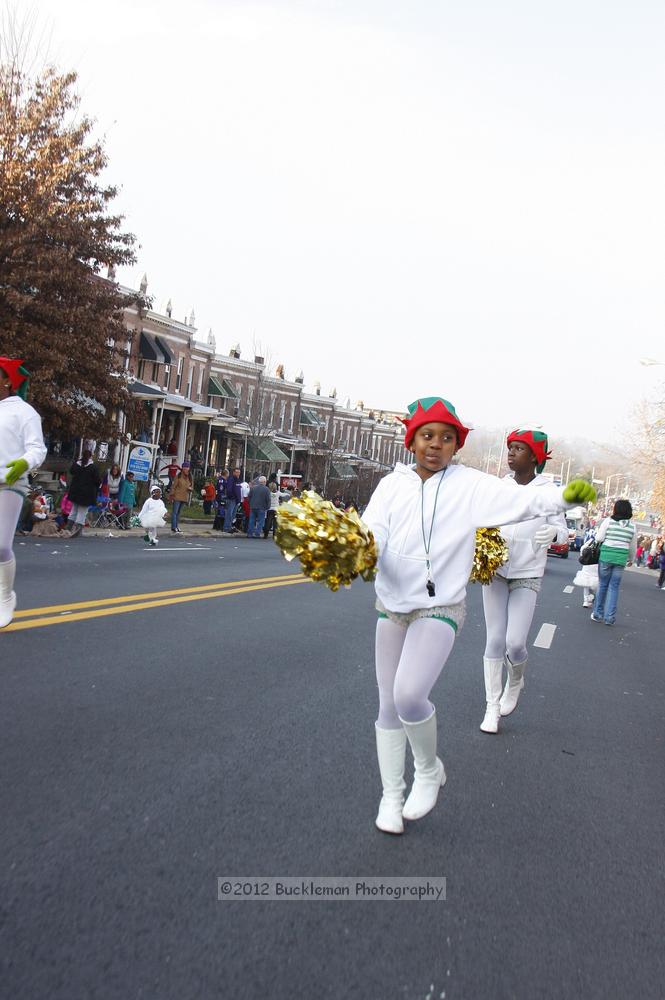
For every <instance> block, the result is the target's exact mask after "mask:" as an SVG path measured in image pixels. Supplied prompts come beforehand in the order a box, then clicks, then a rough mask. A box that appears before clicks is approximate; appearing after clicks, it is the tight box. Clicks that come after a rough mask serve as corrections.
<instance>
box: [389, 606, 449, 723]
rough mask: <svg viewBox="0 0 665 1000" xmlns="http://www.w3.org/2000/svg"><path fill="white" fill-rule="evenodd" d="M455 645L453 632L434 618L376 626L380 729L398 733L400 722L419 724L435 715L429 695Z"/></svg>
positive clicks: (391, 622)
mask: <svg viewBox="0 0 665 1000" xmlns="http://www.w3.org/2000/svg"><path fill="white" fill-rule="evenodd" d="M454 642H455V630H454V629H453V628H452V626H450V625H448V623H447V622H443V621H440V620H438V619H436V618H418V619H417V620H416V621H414V622H412V623H411V624H410V625H408V626H406V627H405V626H403V625H397V624H396V623H395V622H393V621H390V619H388V618H379V620H378V622H377V623H376V680H377V684H378V686H379V717H378V719H377V720H376V724H377V726H378V727H379V729H400V728H401V725H402V724H401V722H400V719H403V720H404V722H422V721H423V720H424V719H428V718H429V717H430V715H431V714H432V712H433V711H434V706H433V705H432V703H431V701H430V700H429V695H430V692H431V690H432V688H433V687H434V684H435V683H436V680H437V678H438V676H439V674H440V673H441V671H442V670H443V668H444V666H445V663H446V660H447V659H448V657H449V656H450V651H451V650H452V648H453V644H454Z"/></svg>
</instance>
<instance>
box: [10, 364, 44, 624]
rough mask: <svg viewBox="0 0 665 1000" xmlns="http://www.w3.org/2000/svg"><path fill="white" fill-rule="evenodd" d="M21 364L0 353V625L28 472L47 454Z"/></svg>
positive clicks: (13, 565)
mask: <svg viewBox="0 0 665 1000" xmlns="http://www.w3.org/2000/svg"><path fill="white" fill-rule="evenodd" d="M22 365H23V362H22V361H19V360H17V359H16V358H3V357H0V628H4V627H5V626H6V625H9V623H10V622H11V620H12V617H13V614H14V608H15V607H16V594H15V593H14V590H13V586H14V576H15V574H16V560H15V559H14V550H13V539H14V532H15V531H16V524H17V522H18V519H19V515H20V513H21V507H22V506H23V501H24V499H25V497H26V496H27V495H28V490H29V483H28V472H30V471H31V470H32V469H36V468H37V467H38V466H39V465H41V464H42V462H43V461H44V458H45V457H46V446H45V444H44V438H43V436H42V422H41V418H40V416H39V414H38V413H37V411H36V410H33V408H32V407H31V406H30V405H29V404H28V403H26V402H25V400H24V399H22V398H21V395H20V394H21V393H24V392H25V390H26V388H27V378H28V373H27V372H26V370H25V368H23V367H22Z"/></svg>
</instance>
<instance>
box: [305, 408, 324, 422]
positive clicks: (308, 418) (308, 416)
mask: <svg viewBox="0 0 665 1000" xmlns="http://www.w3.org/2000/svg"><path fill="white" fill-rule="evenodd" d="M300 423H301V424H305V425H306V426H308V427H322V426H323V421H322V420H321V418H320V417H319V415H318V413H315V412H314V410H308V409H307V407H305V406H301V407H300Z"/></svg>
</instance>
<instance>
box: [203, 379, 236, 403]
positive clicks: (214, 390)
mask: <svg viewBox="0 0 665 1000" xmlns="http://www.w3.org/2000/svg"><path fill="white" fill-rule="evenodd" d="M208 395H209V396H225V397H226V399H237V398H238V393H237V392H236V391H235V389H234V388H233V386H232V385H231V383H230V382H228V381H227V380H226V379H225V378H217V376H216V375H211V376H210V380H209V382H208Z"/></svg>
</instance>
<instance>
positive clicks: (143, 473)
mask: <svg viewBox="0 0 665 1000" xmlns="http://www.w3.org/2000/svg"><path fill="white" fill-rule="evenodd" d="M151 465H152V451H151V450H150V448H144V447H143V446H142V445H140V446H139V447H138V448H132V450H131V451H130V453H129V462H128V463H127V472H133V473H134V478H135V479H142V480H144V481H147V480H148V479H149V477H150V466H151Z"/></svg>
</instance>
